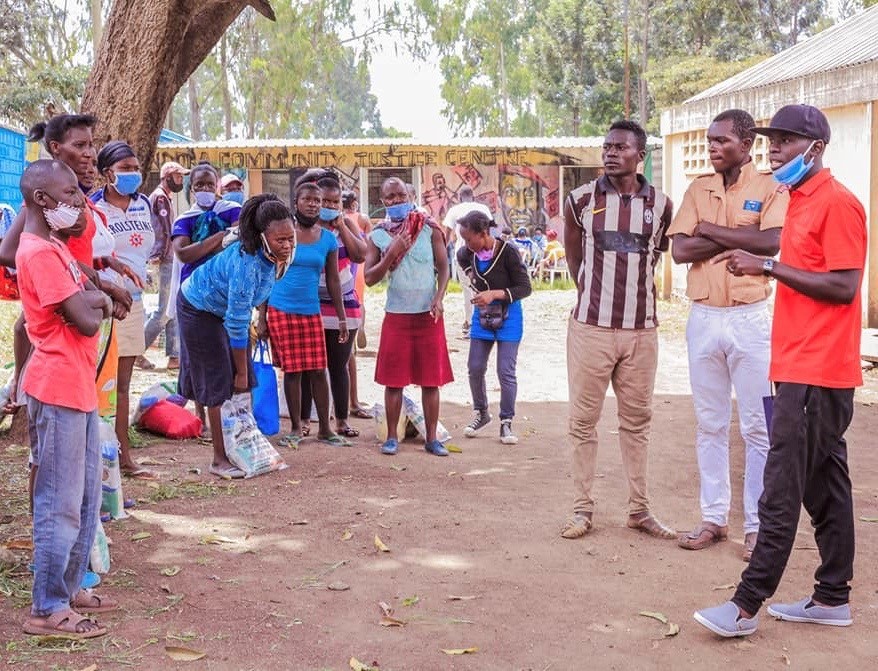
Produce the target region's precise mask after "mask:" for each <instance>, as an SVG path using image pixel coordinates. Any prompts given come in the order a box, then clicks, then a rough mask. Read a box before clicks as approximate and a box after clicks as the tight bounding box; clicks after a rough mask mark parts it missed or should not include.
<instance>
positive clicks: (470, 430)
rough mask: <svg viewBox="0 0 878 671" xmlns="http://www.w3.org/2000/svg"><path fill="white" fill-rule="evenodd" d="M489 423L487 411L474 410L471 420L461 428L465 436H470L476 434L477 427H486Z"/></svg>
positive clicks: (489, 416) (489, 418)
mask: <svg viewBox="0 0 878 671" xmlns="http://www.w3.org/2000/svg"><path fill="white" fill-rule="evenodd" d="M490 423H491V415H490V413H488V411H487V410H486V411H484V412H482V411H480V410H476V411H475V412H474V413H473V419H472V421H471V422H470V423H469V424H467V425H466V428H465V429H464V430H463V435H465V436H466V437H467V438H472V437H474V436H475V435H476V433H477V432H478V430H479V429H481V428H484V427H486V426H487V425H488V424H490Z"/></svg>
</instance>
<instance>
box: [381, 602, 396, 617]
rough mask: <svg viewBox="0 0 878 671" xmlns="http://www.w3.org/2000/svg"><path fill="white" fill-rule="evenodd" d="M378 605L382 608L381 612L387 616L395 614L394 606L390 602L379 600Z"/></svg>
mask: <svg viewBox="0 0 878 671" xmlns="http://www.w3.org/2000/svg"><path fill="white" fill-rule="evenodd" d="M378 607H379V608H380V609H381V614H382V615H384V616H385V617H390V616H391V615H393V607H392V606H391V605H390V604H389V603H386V602H384V601H379V602H378Z"/></svg>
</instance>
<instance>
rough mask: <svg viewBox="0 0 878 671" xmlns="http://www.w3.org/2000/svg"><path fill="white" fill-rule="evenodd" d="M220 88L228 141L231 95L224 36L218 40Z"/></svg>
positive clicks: (230, 122) (229, 134) (229, 135)
mask: <svg viewBox="0 0 878 671" xmlns="http://www.w3.org/2000/svg"><path fill="white" fill-rule="evenodd" d="M220 86H221V87H222V93H223V121H224V122H225V131H226V139H227V140H228V139H230V138H231V137H232V94H231V92H230V91H229V50H228V48H227V45H226V36H225V34H223V36H222V38H221V39H220Z"/></svg>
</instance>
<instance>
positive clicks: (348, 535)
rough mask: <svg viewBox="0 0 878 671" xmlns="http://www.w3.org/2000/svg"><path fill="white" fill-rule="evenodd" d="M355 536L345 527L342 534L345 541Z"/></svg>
mask: <svg viewBox="0 0 878 671" xmlns="http://www.w3.org/2000/svg"><path fill="white" fill-rule="evenodd" d="M353 537H354V534H353V532H352V531H351V530H350V529H345V531H344V533H343V534H342V535H341V539H342V540H343V541H349V540H350V539H351V538H353Z"/></svg>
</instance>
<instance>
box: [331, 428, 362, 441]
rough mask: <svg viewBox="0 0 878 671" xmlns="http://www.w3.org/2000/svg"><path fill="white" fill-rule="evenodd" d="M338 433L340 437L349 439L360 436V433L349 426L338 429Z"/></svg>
mask: <svg viewBox="0 0 878 671" xmlns="http://www.w3.org/2000/svg"><path fill="white" fill-rule="evenodd" d="M336 432H337V433H338V434H339V435H340V436H345V437H347V438H356V437H357V436H359V435H360V432H359V431H357V430H356V429H355V428H354V427H352V426H348V425H345V426H343V427H341V428H340V429H336Z"/></svg>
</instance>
